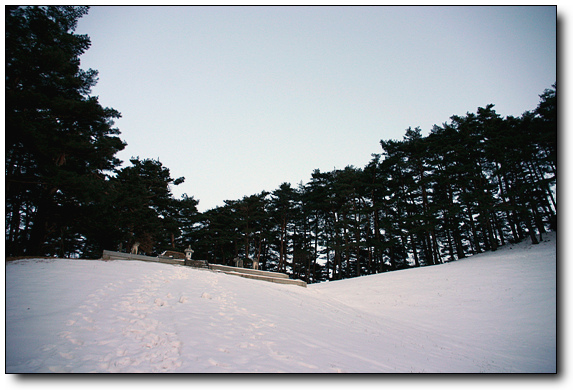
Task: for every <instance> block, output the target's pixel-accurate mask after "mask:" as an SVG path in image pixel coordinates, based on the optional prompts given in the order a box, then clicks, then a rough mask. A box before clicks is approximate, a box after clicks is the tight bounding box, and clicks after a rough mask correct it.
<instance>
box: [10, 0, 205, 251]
mask: <svg viewBox="0 0 573 390" xmlns="http://www.w3.org/2000/svg"><path fill="white" fill-rule="evenodd" d="M87 12H88V8H87V7H70V6H62V7H52V6H45V7H44V6H42V7H15V6H7V7H6V16H5V20H6V67H5V69H6V135H5V139H6V157H5V170H6V180H5V183H6V190H5V200H6V204H5V208H6V219H5V234H6V255H7V256H22V255H48V256H52V255H58V256H80V255H81V256H85V257H96V256H101V252H102V250H103V249H104V248H118V247H120V246H123V247H128V246H129V245H131V244H132V243H133V242H134V241H140V242H141V244H142V246H141V248H142V249H144V250H145V251H147V252H150V253H152V252H155V251H157V250H158V249H159V248H164V247H169V246H171V247H174V246H175V241H176V240H177V239H178V238H179V236H180V228H181V227H185V223H186V221H188V220H189V219H190V218H192V216H193V214H194V213H195V212H196V208H195V207H196V205H197V202H196V201H195V200H194V199H193V198H187V197H184V198H183V199H181V200H175V199H173V197H172V196H171V192H170V185H177V184H179V183H181V182H182V181H183V178H180V179H177V180H174V179H172V178H171V177H170V175H169V170H168V169H167V168H165V167H163V166H162V165H161V163H160V162H159V161H154V160H148V159H146V160H143V161H141V160H139V158H136V159H132V161H131V162H132V166H131V167H127V168H122V169H120V168H119V167H120V164H121V161H120V160H118V159H117V158H116V157H115V154H116V153H117V152H119V151H120V150H122V149H124V147H125V145H126V144H125V143H124V142H123V141H122V140H121V139H120V138H119V134H120V132H119V130H118V129H116V128H114V127H113V126H114V119H117V118H119V117H120V114H119V112H117V111H116V110H114V109H111V108H105V107H102V106H101V105H100V104H99V102H98V98H97V97H95V96H91V95H90V92H91V88H92V87H93V86H94V85H95V84H96V82H97V71H95V70H93V69H89V70H87V71H84V70H82V69H80V60H79V57H80V55H81V54H83V53H84V52H85V51H86V50H87V49H88V48H89V46H90V40H89V37H88V36H86V35H78V34H74V29H75V27H76V25H77V21H78V19H79V18H81V17H82V16H83V15H85V14H86V13H87Z"/></svg>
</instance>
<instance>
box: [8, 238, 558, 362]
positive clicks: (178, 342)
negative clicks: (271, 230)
mask: <svg viewBox="0 0 573 390" xmlns="http://www.w3.org/2000/svg"><path fill="white" fill-rule="evenodd" d="M556 326H557V324H556V240H555V236H554V235H550V236H548V237H547V238H546V241H544V242H542V243H541V244H539V245H535V246H532V245H529V244H527V243H522V244H519V245H514V246H513V247H505V248H502V249H500V250H498V251H497V252H494V253H486V254H481V255H477V256H473V257H471V258H468V259H464V260H460V261H456V262H453V263H448V264H443V265H438V266H433V267H424V268H418V269H410V270H403V271H396V272H391V273H385V274H379V275H372V276H365V277H361V278H356V279H347V280H343V281H336V282H329V283H322V284H317V285H309V287H308V288H306V289H305V288H301V287H298V286H287V285H278V284H273V283H266V282H261V281H257V280H250V279H243V278H240V277H236V276H231V275H225V274H222V273H215V272H211V271H207V270H198V269H191V268H188V267H183V266H173V265H166V264H156V263H145V262H138V261H94V260H62V259H59V260H45V259H36V260H18V261H14V262H9V263H7V264H6V372H8V373H17V372H77V373H84V372H187V373H195V372H197V373H211V372H233V373H235V372H237V373H240V372H249V373H257V372H265V373H266V372H289V373H290V372H295V373H303V372H311V373H318V372H320V373H330V372H332V373H336V372H350V373H352V372H359V373H366V372H368V373H370V372H375V373H383V372H384V373H386V372H388V373H393V372H399V373H407V372H415V373H419V372H431V373H437V372H444V373H453V372H463V373H469V372H528V373H529V372H555V371H556Z"/></svg>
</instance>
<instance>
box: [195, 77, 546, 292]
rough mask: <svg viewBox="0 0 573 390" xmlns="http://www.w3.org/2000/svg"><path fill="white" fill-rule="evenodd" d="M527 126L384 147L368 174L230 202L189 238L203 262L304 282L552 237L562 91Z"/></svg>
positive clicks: (471, 117) (490, 115) (438, 132)
mask: <svg viewBox="0 0 573 390" xmlns="http://www.w3.org/2000/svg"><path fill="white" fill-rule="evenodd" d="M540 98H541V100H540V103H539V106H538V107H537V109H536V110H534V111H532V112H526V113H524V114H523V115H522V116H521V117H519V118H515V117H507V118H502V117H500V116H499V115H498V114H497V113H496V112H495V110H494V109H493V105H488V106H487V107H485V108H479V109H478V110H477V113H467V114H466V115H465V116H452V117H451V121H450V122H449V123H444V124H443V125H442V126H434V127H433V129H432V130H431V132H430V134H429V135H428V136H425V137H424V136H423V135H422V132H421V130H420V129H419V128H416V129H411V128H409V129H407V130H406V133H405V136H404V138H403V139H402V140H401V141H396V140H388V141H381V146H382V153H381V154H379V155H374V156H373V158H372V160H371V161H370V163H369V164H367V165H366V166H365V167H364V168H355V167H352V166H349V167H346V168H345V169H342V170H334V171H331V172H320V171H319V170H316V171H314V172H313V174H312V178H311V180H310V182H308V183H307V184H305V185H303V184H301V185H299V186H298V188H293V187H291V185H290V184H288V183H284V184H282V185H281V186H280V187H279V188H278V189H277V190H275V191H273V192H271V193H267V192H263V193H261V194H256V195H252V196H246V197H244V198H243V199H240V200H236V201H227V202H226V204H225V205H224V206H222V207H218V208H215V209H212V210H209V211H207V212H206V213H203V214H202V215H201V220H200V221H199V224H198V225H199V228H198V229H196V230H195V231H194V232H193V234H191V235H190V236H189V240H190V241H192V242H194V245H196V249H197V252H198V253H197V254H198V255H199V257H202V258H205V259H207V260H209V261H210V262H214V263H223V264H232V259H233V258H234V257H236V256H240V257H243V258H244V259H246V261H247V262H248V261H249V260H252V259H254V258H255V257H256V258H257V259H258V260H259V263H260V265H261V267H262V268H263V269H268V270H277V271H283V272H288V273H289V274H291V275H293V276H294V277H296V278H301V279H304V280H306V281H307V282H317V281H321V280H327V279H341V278H349V277H355V276H361V275H368V274H374V273H379V272H386V271H391V270H396V269H401V268H407V267H412V266H414V267H418V266H426V265H434V264H440V263H444V262H448V261H454V260H456V259H460V258H464V257H466V256H468V255H471V254H476V253H480V252H483V251H495V250H496V249H497V248H498V247H499V246H500V245H505V244H506V243H508V242H511V243H515V242H519V241H521V240H523V239H525V238H529V239H530V240H531V241H532V243H534V244H536V243H538V242H539V240H542V239H543V235H544V234H545V233H546V232H547V230H548V229H553V230H555V229H556V218H557V212H556V211H557V204H556V200H555V196H554V189H555V185H556V172H557V125H556V124H557V120H556V119H557V116H556V85H554V86H553V88H552V89H548V90H546V91H545V92H544V93H543V94H542V95H541V96H540Z"/></svg>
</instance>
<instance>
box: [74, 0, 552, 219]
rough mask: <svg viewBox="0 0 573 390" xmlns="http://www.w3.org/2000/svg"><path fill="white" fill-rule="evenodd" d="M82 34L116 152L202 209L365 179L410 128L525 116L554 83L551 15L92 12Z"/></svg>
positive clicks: (509, 11) (490, 11) (488, 10)
mask: <svg viewBox="0 0 573 390" xmlns="http://www.w3.org/2000/svg"><path fill="white" fill-rule="evenodd" d="M76 33H80V34H87V35H89V37H90V38H91V42H92V45H91V48H90V49H89V50H88V51H87V52H86V53H85V54H83V55H82V56H81V57H80V59H81V66H82V68H83V69H88V68H92V69H96V70H98V71H99V82H98V84H97V86H95V87H94V88H93V90H92V94H93V95H96V96H99V101H100V103H101V104H102V105H103V106H105V107H112V108H114V109H116V110H118V111H119V112H120V113H121V114H122V118H121V119H119V120H117V121H116V127H118V128H119V129H120V131H121V138H122V139H123V140H124V141H125V142H126V143H127V144H128V145H127V147H126V148H125V150H124V151H122V152H120V153H118V155H117V156H118V157H119V158H120V159H121V160H123V161H124V162H125V166H129V165H130V164H129V159H130V158H131V157H139V158H141V159H145V158H152V159H159V161H161V163H162V164H163V165H164V166H165V167H167V168H169V169H170V172H171V177H173V178H178V177H181V176H184V177H185V182H184V183H183V184H180V185H179V186H173V187H172V192H173V194H174V196H175V197H176V198H179V197H180V196H181V195H182V194H187V195H188V196H193V197H194V198H195V199H197V200H199V205H198V208H199V210H200V211H206V210H208V209H212V208H214V207H218V206H223V205H224V201H225V200H236V199H241V198H243V197H244V196H249V195H253V194H256V193H260V192H261V191H263V190H264V191H269V192H272V191H274V190H275V189H277V188H279V186H280V185H281V184H282V183H284V182H288V183H291V185H293V186H294V187H296V186H298V184H299V183H303V184H306V183H307V182H308V181H309V180H310V178H311V174H312V172H313V171H314V170H315V169H319V170H321V171H323V172H325V171H331V170H333V169H343V168H344V167H346V166H349V165H353V166H355V167H358V168H362V167H364V166H365V165H366V164H367V163H368V162H369V161H370V160H371V159H372V154H374V153H381V152H382V149H381V147H380V140H389V139H397V140H400V139H402V137H403V136H404V134H405V131H406V129H407V128H408V127H412V128H415V127H420V128H421V129H422V132H423V134H424V135H427V134H428V133H429V132H430V131H431V129H432V127H433V126H434V125H442V124H443V123H444V122H448V121H449V118H450V117H451V116H452V115H465V114H466V113H467V112H476V110H477V108H478V107H485V106H486V105H487V104H490V103H491V104H494V105H495V110H496V111H497V112H498V114H500V115H502V116H510V115H512V116H520V115H521V114H523V113H524V112H525V111H529V110H533V109H535V108H536V107H537V104H538V103H539V95H540V94H542V93H543V91H544V90H545V89H547V88H550V87H551V85H552V84H553V83H555V82H556V79H557V74H556V73H557V72H556V70H557V43H556V40H557V38H556V36H557V27H556V8H555V7H553V6H474V7H470V6H430V7H414V6H406V7H399V6H390V7H386V6H374V7H322V6H319V7H196V6H183V7H176V6H155V7H151V6H125V7H123V6H94V7H92V8H91V9H90V12H89V14H88V15H86V16H84V17H83V18H82V19H80V21H79V23H78V27H77V29H76Z"/></svg>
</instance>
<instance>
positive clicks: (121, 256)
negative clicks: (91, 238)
mask: <svg viewBox="0 0 573 390" xmlns="http://www.w3.org/2000/svg"><path fill="white" fill-rule="evenodd" d="M101 258H102V259H103V260H139V261H150V262H153V263H165V264H181V265H183V263H184V262H185V260H183V259H172V258H166V257H151V256H144V255H135V254H133V253H123V252H114V251H106V250H104V251H103V255H102V257H101Z"/></svg>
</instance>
